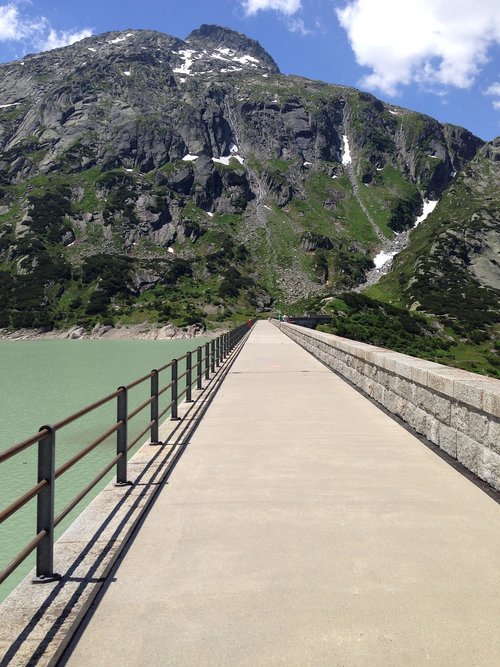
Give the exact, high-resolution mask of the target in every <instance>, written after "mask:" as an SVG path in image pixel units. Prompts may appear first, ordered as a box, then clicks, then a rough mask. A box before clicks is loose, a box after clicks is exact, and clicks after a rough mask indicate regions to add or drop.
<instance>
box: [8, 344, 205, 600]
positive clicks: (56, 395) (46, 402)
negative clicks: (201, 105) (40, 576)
mask: <svg viewBox="0 0 500 667" xmlns="http://www.w3.org/2000/svg"><path fill="white" fill-rule="evenodd" d="M204 342H205V340H204V339H195V340H193V339H191V340H176V341H163V340H159V341H145V340H40V341H0V451H3V450H4V449H7V448H9V447H11V446H12V445H14V444H16V443H17V442H19V441H21V440H24V439H25V438H27V437H29V436H31V435H33V434H35V433H36V432H37V431H38V430H39V428H40V427H41V426H44V425H46V424H51V423H55V422H57V421H59V420H61V419H62V418H64V417H66V416H67V415H69V414H71V413H73V412H76V411H77V410H79V409H80V408H82V407H84V406H85V405H88V404H89V403H93V402H95V401H96V400H98V399H100V398H103V397H104V396H106V395H107V394H110V393H112V392H114V391H115V390H116V389H117V388H118V387H119V386H122V385H126V384H129V383H130V382H132V381H133V380H136V379H138V378H139V377H141V376H143V375H146V374H147V373H149V372H150V371H151V370H152V369H153V368H159V367H160V366H163V365H164V364H166V363H168V362H169V361H171V360H172V359H174V358H177V357H181V356H182V355H184V354H185V352H187V351H188V350H193V349H195V348H196V347H197V346H198V345H202V344H203V343H204ZM182 372H183V368H182V367H181V366H179V374H180V373H182ZM168 382H170V369H167V370H166V371H164V372H163V373H162V374H160V387H163V386H165V385H166V384H168ZM181 386H182V385H181ZM149 392H150V387H149V382H145V383H143V384H142V385H140V386H139V387H137V388H135V389H133V390H131V391H130V393H129V412H130V411H131V410H133V408H134V407H135V406H137V405H139V403H141V402H143V401H144V400H145V399H146V398H147V397H148V396H149ZM162 399H163V405H164V406H166V405H167V404H168V403H169V402H170V392H168V391H167V392H165V394H164V395H163V397H162ZM162 409H163V407H162V406H160V410H162ZM115 420H116V402H115V401H111V402H110V403H109V404H107V405H106V406H103V407H101V408H99V409H98V410H96V411H94V412H92V413H91V414H90V415H87V416H86V417H84V418H82V419H81V420H78V421H77V422H75V423H74V424H71V425H69V426H67V427H65V428H64V429H62V430H61V431H60V432H58V433H57V440H56V466H59V465H60V464H61V463H63V462H64V461H66V460H67V459H69V458H71V456H73V455H74V454H75V453H76V452H77V451H79V450H81V449H82V448H83V447H84V446H85V445H87V444H90V442H91V441H92V440H93V439H94V438H96V437H97V436H98V435H99V434H100V433H102V432H103V431H105V430H106V429H107V428H109V427H110V426H112V425H113V423H114V422H115ZM148 421H149V406H148V407H147V408H146V409H145V410H144V411H143V412H142V413H140V414H139V415H138V416H137V417H135V418H134V419H133V420H132V421H131V422H130V425H129V433H128V437H129V442H130V441H132V440H133V438H134V435H137V434H139V433H140V431H141V430H142V429H143V428H144V426H145V424H146V423H147V422H148ZM115 437H116V436H112V437H111V438H110V439H109V440H107V441H105V442H104V443H102V444H101V445H99V446H98V447H97V448H96V449H95V450H94V451H93V452H91V453H90V454H89V455H88V456H86V457H85V458H84V459H83V460H82V461H80V462H79V463H78V464H76V465H75V466H74V467H73V468H72V469H71V470H69V471H68V472H67V473H66V474H64V475H63V476H62V477H60V478H59V479H58V480H57V483H56V514H57V512H58V511H60V510H61V509H62V508H64V507H65V506H66V505H67V504H68V502H69V501H70V500H72V498H73V497H74V496H75V495H76V494H77V493H78V491H80V490H81V489H82V488H83V487H84V486H85V485H86V484H87V483H88V482H90V481H91V480H92V479H93V478H94V477H95V476H96V475H97V474H98V473H99V471H100V470H102V469H103V468H104V466H105V465H106V463H108V462H109V461H110V460H111V459H112V458H113V456H114V454H115V450H116V444H115ZM145 439H147V435H146V436H144V438H143V439H142V441H144V440H145ZM138 446H139V445H138ZM132 453H133V452H132ZM36 460H37V446H36V445H33V446H32V447H31V448H29V449H27V450H25V451H24V452H22V453H20V454H18V455H16V456H15V457H13V458H12V459H10V460H9V461H7V462H5V463H4V464H2V465H0V509H4V508H5V507H6V506H7V505H9V504H10V503H11V502H13V500H15V498H17V497H18V496H19V495H21V494H22V493H23V492H24V491H27V490H28V489H29V488H30V487H31V486H33V485H34V484H36V482H37V478H36V476H37V470H36ZM113 476H114V472H113V471H111V472H110V473H109V475H108V476H107V477H106V478H105V479H104V480H102V481H101V483H100V485H99V486H98V487H97V488H96V489H95V490H94V492H92V493H91V494H89V495H88V496H87V497H86V498H85V499H84V500H83V501H82V503H81V504H80V505H78V507H76V508H75V510H74V511H73V512H72V513H71V514H70V515H69V516H68V517H66V519H65V520H64V521H63V522H61V524H60V526H58V530H57V535H60V534H61V533H62V532H63V531H64V530H65V529H66V528H67V527H68V525H69V524H70V523H71V522H72V521H73V520H74V519H75V517H76V516H77V515H78V514H79V513H80V512H81V511H82V509H83V508H84V507H85V505H86V504H88V503H89V502H90V501H91V500H92V498H93V497H94V496H95V495H96V493H97V492H98V491H99V489H100V488H103V487H104V486H105V485H106V483H107V482H108V481H109V480H110V479H111V478H112V477H113ZM35 533H36V500H32V501H30V502H29V503H28V504H27V505H26V506H25V507H24V508H23V509H22V510H20V511H19V512H18V513H17V514H16V515H14V516H13V517H11V518H10V519H8V520H7V521H5V522H4V523H3V524H1V525H0V569H3V568H4V567H5V566H6V565H7V564H8V563H9V562H10V560H11V559H12V558H13V556H14V555H15V554H16V553H17V552H18V551H19V550H20V549H21V548H23V547H24V546H25V545H26V544H27V543H28V542H29V541H30V540H31V539H32V538H33V537H34V536H35ZM57 535H56V537H57ZM33 564H34V555H33V554H32V555H31V557H30V558H29V559H28V560H26V561H25V563H24V564H23V565H22V566H20V567H19V569H18V570H17V571H16V572H15V573H14V574H13V575H11V577H10V578H9V579H8V580H7V581H6V582H4V583H3V584H1V585H0V600H2V599H4V598H5V597H6V595H7V594H8V593H9V592H10V591H11V590H12V588H13V587H14V586H15V585H17V583H19V581H21V579H22V578H23V577H24V576H25V575H26V574H27V572H29V570H30V569H31V568H32V567H33Z"/></svg>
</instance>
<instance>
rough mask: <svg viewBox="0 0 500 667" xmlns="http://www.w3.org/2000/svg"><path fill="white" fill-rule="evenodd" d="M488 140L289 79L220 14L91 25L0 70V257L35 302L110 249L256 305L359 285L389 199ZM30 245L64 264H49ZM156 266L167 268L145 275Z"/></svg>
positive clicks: (444, 178)
mask: <svg viewBox="0 0 500 667" xmlns="http://www.w3.org/2000/svg"><path fill="white" fill-rule="evenodd" d="M481 145H482V142H481V141H480V140H479V139H478V138H477V137H474V136H473V135H472V134H470V133H469V132H467V131H466V130H464V129H462V128H456V127H452V126H445V125H441V124H439V123H438V122H437V121H434V120H433V119H431V118H428V117H426V116H422V115H420V114H417V113H414V112H411V111H408V110H405V109H401V108H399V107H393V106H390V105H386V104H384V103H382V102H380V101H379V100H377V99H376V98H374V97H373V96H371V95H368V94H366V93H361V92H359V91H356V90H354V89H351V88H345V87H342V86H332V85H327V84H324V83H321V82H317V81H309V80H307V79H302V78H300V77H293V76H282V75H281V74H280V73H279V69H278V66H277V65H276V63H275V62H274V60H273V59H272V57H271V56H270V55H269V54H268V53H267V52H266V51H265V50H264V49H263V48H262V46H261V45H260V44H259V43H258V42H255V41H254V40H251V39H249V38H248V37H246V36H244V35H241V34H240V33H237V32H235V31H232V30H229V29H226V28H221V27H219V26H209V25H203V26H201V28H199V29H198V30H195V31H193V32H192V33H191V34H190V35H189V36H188V37H187V38H186V40H185V41H183V40H180V39H177V38H175V37H169V36H167V35H164V34H161V33H158V32H154V31H147V30H129V31H121V32H112V33H106V34H103V35H98V36H93V37H90V38H88V39H85V40H82V41H81V42H78V43H76V44H74V45H72V46H70V47H65V48H63V49H56V50H54V51H50V52H47V53H41V54H37V55H30V56H26V58H24V59H23V60H22V61H18V62H14V63H10V64H7V65H2V66H0V259H2V260H3V259H6V258H7V261H8V262H10V263H11V264H9V266H10V267H11V268H9V271H11V272H12V273H13V274H14V276H15V275H17V274H18V273H19V274H20V273H21V272H22V271H24V272H26V273H27V275H28V276H31V277H32V278H33V280H35V278H36V279H37V280H39V281H41V282H42V288H41V289H42V292H43V299H44V300H45V301H47V299H49V300H50V295H51V294H52V292H51V288H50V286H51V285H52V284H53V283H54V282H58V284H61V285H64V280H66V278H65V279H64V280H63V279H59V278H58V280H55V278H54V275H57V276H61V275H69V276H71V280H74V281H75V282H78V281H79V280H80V283H81V279H80V277H79V274H78V272H79V271H80V270H81V268H80V267H82V266H83V267H84V268H83V271H84V279H85V276H87V278H88V279H89V281H90V282H89V285H90V286H94V287H95V288H96V291H97V292H99V289H100V288H99V289H97V285H96V284H95V283H93V282H92V280H94V281H95V280H96V278H95V276H96V275H97V273H98V272H99V271H101V272H102V266H101V265H102V262H101V263H100V260H99V262H97V260H96V262H97V263H96V266H93V267H92V270H91V269H89V270H88V271H87V273H86V274H85V266H86V263H88V262H89V260H88V258H89V257H93V256H100V255H101V254H102V253H104V254H106V256H116V255H120V254H123V255H124V256H125V258H126V259H127V261H125V259H124V261H123V262H122V263H121V264H120V266H119V267H118V268H117V270H118V271H119V272H121V273H122V274H123V276H124V281H125V283H126V284H127V285H135V286H136V288H137V289H136V292H137V291H140V292H142V291H144V290H145V291H148V289H151V290H152V291H155V290H156V291H158V290H160V287H159V286H161V285H167V284H168V285H174V286H175V285H177V284H178V283H182V281H183V280H188V279H189V280H191V279H192V280H194V281H196V282H197V284H199V285H202V284H205V283H206V282H207V281H208V282H210V281H211V280H212V281H219V282H218V283H217V285H218V287H217V289H219V288H220V291H221V295H222V297H221V298H223V300H224V299H226V300H229V301H228V303H229V302H231V300H233V301H235V300H237V298H239V296H238V295H241V294H243V293H245V294H249V295H250V296H249V297H248V298H249V300H250V301H249V303H250V305H252V304H253V305H255V304H257V305H258V307H265V306H266V305H268V304H269V303H270V302H271V297H270V296H269V294H272V296H273V298H279V297H283V298H285V299H288V300H291V299H299V298H301V297H303V296H307V295H308V294H314V293H319V292H321V291H323V290H324V289H325V288H330V289H332V288H334V289H341V288H345V287H352V286H353V285H355V284H356V283H359V281H360V280H363V275H364V273H365V272H366V271H367V270H368V269H369V268H370V259H369V257H371V256H373V255H374V254H375V251H376V249H377V245H378V243H379V239H380V238H381V237H383V236H384V235H387V234H389V235H390V234H391V232H390V231H389V232H388V231H387V225H388V224H389V223H390V220H391V216H392V217H394V215H395V213H394V211H395V210H397V209H396V208H395V206H396V204H397V203H398V201H399V200H400V199H403V200H405V201H406V200H412V201H415V198H417V199H419V198H420V199H421V198H425V197H427V198H431V199H432V198H437V197H439V196H440V195H441V194H442V193H443V192H444V190H445V189H446V188H447V187H448V186H449V185H450V183H452V182H453V179H454V177H455V174H456V172H458V171H459V170H460V169H461V168H462V167H463V165H465V164H467V162H468V161H469V160H470V159H471V158H472V157H473V156H474V154H475V153H476V151H477V150H478V148H479V147H480V146H481ZM347 148H348V149H349V159H346V155H347V152H346V151H347ZM489 150H493V149H492V148H490V149H489ZM19 193H21V194H19ZM412 198H413V199H412ZM43 207H45V209H46V210H47V211H48V212H49V213H48V214H47V220H46V223H45V224H44V223H43V215H42V214H41V212H40V211H41V210H42V209H43ZM33 211H34V212H35V215H34V216H33V214H32V213H33ZM405 224H406V223H405ZM394 228H396V227H394ZM381 230H382V231H381ZM304 234H306V235H304ZM23 239H24V240H23ZM29 243H31V246H33V247H34V248H35V249H37V250H36V252H35V251H32V250H30V249H29V247H28V246H29ZM54 249H55V250H54ZM33 252H35V254H36V253H39V254H40V253H41V255H40V257H41V256H43V257H44V258H45V257H46V256H47V257H50V258H52V259H51V261H55V260H54V257H58V258H59V259H58V260H57V262H60V263H57V262H56V265H54V266H52V264H50V266H52V269H53V270H52V269H50V270H49V269H47V271H46V272H45V273H47V272H48V273H47V275H45V273H44V274H43V275H42V274H41V273H40V272H41V271H42V270H41V269H40V268H36V267H41V266H42V265H43V261H41V259H40V257H39V256H38V255H37V257H36V258H35V259H34V260H33V258H31V255H30V253H33ZM44 253H47V255H45V254H44ZM30 258H31V259H30ZM128 259H130V262H129V261H128ZM32 260H33V261H32ZM120 261H121V260H120ZM152 261H154V262H156V261H158V262H160V263H164V269H165V270H164V271H163V273H161V272H160V273H158V274H157V272H155V274H154V275H155V280H153V281H150V282H149V281H148V280H144V279H143V277H144V276H146V275H149V274H148V268H149V267H148V264H150V263H151V262H152ZM174 261H176V262H177V264H175V267H176V268H175V271H174V270H173V269H172V271H173V273H169V271H170V270H169V269H168V266H170V264H172V263H173V262H174ZM179 262H186V263H187V265H189V271H191V273H189V271H188V266H187V265H184V264H182V263H179ZM50 266H49V268H50ZM12 267H14V268H12ZM15 267H19V268H15ZM30 267H31V268H30ZM96 267H97V268H96ZM165 267H166V268H165ZM240 269H241V271H242V272H241V271H240ZM30 272H31V273H30ZM37 272H38V273H37ZM235 272H236V273H235ZM53 274H54V275H53ZM77 274H78V275H77ZM157 275H159V279H158V280H156V276H157ZM0 277H1V276H0ZM125 278H126V280H125ZM101 282H102V281H101ZM107 282H109V285H108V287H107V288H106V289H107V292H108V293H109V294H108V296H109V298H110V300H111V301H110V303H111V304H114V305H115V306H116V304H117V302H118V301H119V296H120V294H121V292H120V291H119V290H118V288H117V287H116V285H115V286H114V285H113V281H112V279H111V278H109V280H108V278H107V277H106V276H105V278H104V283H106V284H107ZM80 283H79V284H80ZM235 285H236V286H237V287H235ZM264 286H265V287H264ZM11 287H12V286H11ZM9 289H10V288H9ZM12 289H13V290H14V292H16V290H17V287H16V286H15V285H14V287H12ZM90 289H91V287H89V290H90ZM214 289H215V288H214ZM75 290H76V287H75ZM200 290H201V287H200ZM101 293H102V290H101ZM134 293H135V292H134ZM158 293H159V292H158ZM117 295H118V296H117ZM200 295H201V292H200ZM221 295H219V296H221ZM183 296H184V295H183ZM205 296H206V295H205ZM40 298H41V297H40ZM87 298H88V293H86V295H85V297H84V301H85V299H87ZM124 298H125V296H124ZM197 298H198V297H197ZM217 298H218V297H217ZM217 298H216V297H214V301H217ZM16 299H17V297H16ZM201 301H202V297H201V296H199V301H198V302H197V303H199V304H200V303H201ZM94 302H95V303H94ZM11 303H13V302H11ZM16 304H17V301H16ZM84 305H85V304H84ZM233 305H234V304H233ZM247 305H248V304H247ZM216 306H217V308H218V304H216ZM10 307H12V308H14V306H10ZM20 307H21V305H19V308H20ZM116 307H118V306H116ZM235 307H236V306H235ZM16 308H18V305H16ZM89 308H90V311H91V312H92V310H93V309H95V310H96V312H99V311H98V308H99V303H98V298H97V297H95V298H94V301H93V302H92V304H91V305H90V306H89ZM217 308H216V309H217ZM16 312H17V311H16Z"/></svg>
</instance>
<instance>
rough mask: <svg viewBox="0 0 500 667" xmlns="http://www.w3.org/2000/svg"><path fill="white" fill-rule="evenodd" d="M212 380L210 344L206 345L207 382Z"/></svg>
mask: <svg viewBox="0 0 500 667" xmlns="http://www.w3.org/2000/svg"><path fill="white" fill-rule="evenodd" d="M209 378H210V343H205V380H208V379H209Z"/></svg>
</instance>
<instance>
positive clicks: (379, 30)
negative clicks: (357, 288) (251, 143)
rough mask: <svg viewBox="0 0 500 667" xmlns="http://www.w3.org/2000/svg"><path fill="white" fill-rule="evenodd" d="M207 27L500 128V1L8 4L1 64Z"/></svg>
mask: <svg viewBox="0 0 500 667" xmlns="http://www.w3.org/2000/svg"><path fill="white" fill-rule="evenodd" d="M202 23H217V24H219V25H224V26H227V27H230V28H233V29H235V30H238V31H240V32H243V33H245V34H247V35H249V36H250V37H252V38H254V39H257V40H259V42H260V43H261V44H262V46H264V48H266V49H267V51H269V53H270V54H271V55H272V56H273V58H274V59H275V60H276V62H277V63H278V65H279V66H280V68H281V71H282V72H283V73H284V74H298V75H300V76H304V77H308V78H313V79H321V80H323V81H327V82H330V83H339V84H343V85H349V86H355V87H357V88H361V89H363V90H369V91H370V92H372V93H373V94H375V95H376V96H377V97H379V98H380V99H383V100H385V101H388V102H392V103H394V104H398V105H400V106H403V107H407V108H410V109H415V110H417V111H421V112H423V113H427V114H429V115H430V116H433V117H435V118H437V119H438V120H440V121H443V122H450V123H455V124H458V125H462V126H464V127H466V128H467V129H469V130H471V131H472V132H474V133H475V134H477V135H478V136H480V137H482V138H483V139H486V140H490V139H492V138H494V137H496V136H498V135H499V134H500V67H499V65H500V3H499V1H498V0H474V2H471V0H142V2H138V0H85V2H83V1H82V0H74V1H73V2H70V1H69V0H50V1H49V0H10V1H7V2H2V0H0V61H1V62H8V61H10V60H14V59H17V58H21V57H22V56H23V55H25V54H26V53H33V52H36V51H40V50H46V49H48V48H54V47H55V46H62V45H64V44H68V43H71V42H72V41H75V40H76V39H78V38H82V37H84V36H87V35H89V34H91V33H94V34H97V33H101V32H107V31H110V30H121V29H126V28H149V29H154V30H160V31H162V32H165V33H167V34H170V35H175V36H177V37H181V38H184V37H186V36H187V35H188V34H189V32H191V30H193V29H194V28H197V27H199V26H200V25H201V24H202Z"/></svg>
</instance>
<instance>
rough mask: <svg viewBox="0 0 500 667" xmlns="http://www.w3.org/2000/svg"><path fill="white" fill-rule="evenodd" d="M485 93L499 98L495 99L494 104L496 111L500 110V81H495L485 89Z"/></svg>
mask: <svg viewBox="0 0 500 667" xmlns="http://www.w3.org/2000/svg"><path fill="white" fill-rule="evenodd" d="M484 94H485V95H491V96H492V97H496V98H497V99H496V100H493V102H492V104H493V108H494V109H495V110H496V111H500V82H497V83H493V84H492V85H491V86H490V87H489V88H487V89H486V90H485V91H484Z"/></svg>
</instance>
